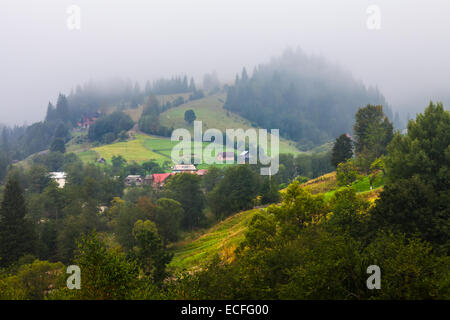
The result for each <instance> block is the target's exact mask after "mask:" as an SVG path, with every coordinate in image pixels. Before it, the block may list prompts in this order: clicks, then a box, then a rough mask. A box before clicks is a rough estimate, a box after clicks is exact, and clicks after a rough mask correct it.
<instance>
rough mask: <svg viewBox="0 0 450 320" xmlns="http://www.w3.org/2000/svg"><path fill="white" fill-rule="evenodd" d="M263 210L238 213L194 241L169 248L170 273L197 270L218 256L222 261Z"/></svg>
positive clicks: (239, 241) (182, 242) (185, 241)
mask: <svg viewBox="0 0 450 320" xmlns="http://www.w3.org/2000/svg"><path fill="white" fill-rule="evenodd" d="M259 210H263V209H252V210H249V211H243V212H239V213H237V214H235V215H233V216H231V217H229V218H227V219H226V220H224V221H222V222H220V223H218V224H217V225H215V226H213V227H212V228H210V229H209V230H207V231H206V232H205V233H204V234H203V235H201V236H199V237H198V238H196V239H193V240H192V239H191V240H184V241H181V242H178V243H176V244H174V245H173V246H171V248H170V250H171V251H172V252H173V253H174V257H173V259H172V261H171V263H170V264H169V268H170V269H171V270H172V271H181V270H189V269H193V268H199V267H202V266H204V265H205V264H207V263H208V262H209V261H211V259H212V258H213V257H214V256H215V255H216V254H219V256H221V257H222V258H223V259H226V258H229V256H230V254H232V252H233V251H234V249H235V248H236V247H237V246H238V245H239V243H241V242H242V240H243V239H244V235H245V231H246V230H247V226H248V224H249V222H250V220H251V219H252V217H253V216H254V215H255V214H256V213H257V212H258V211H259Z"/></svg>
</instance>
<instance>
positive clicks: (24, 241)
mask: <svg viewBox="0 0 450 320" xmlns="http://www.w3.org/2000/svg"><path fill="white" fill-rule="evenodd" d="M26 211H27V210H26V206H25V198H24V196H23V191H22V188H21V187H20V185H19V181H18V180H17V178H16V177H10V178H9V180H8V182H7V184H6V186H5V191H4V194H3V201H2V204H1V208H0V258H1V260H0V266H8V265H10V264H11V263H13V262H15V261H17V260H18V259H19V258H20V257H22V256H24V255H25V254H32V253H33V252H34V243H35V234H34V229H33V226H32V225H31V223H30V222H28V221H27V220H26V219H25V214H26Z"/></svg>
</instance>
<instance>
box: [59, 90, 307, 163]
mask: <svg viewBox="0 0 450 320" xmlns="http://www.w3.org/2000/svg"><path fill="white" fill-rule="evenodd" d="M178 96H179V95H168V96H158V99H159V100H160V101H161V102H165V101H171V100H173V99H175V98H176V97H178ZM225 99H226V95H225V94H216V95H212V96H208V97H205V98H202V99H198V100H195V101H190V102H187V103H185V104H182V105H180V106H178V107H174V108H171V109H169V110H167V111H165V112H164V113H162V114H161V117H160V120H161V124H162V125H164V126H167V127H173V128H186V129H188V130H189V131H190V132H191V134H192V135H193V125H192V124H188V123H187V122H186V121H185V120H184V113H185V111H186V110H189V109H192V110H194V112H195V114H196V116H197V120H201V121H202V122H203V123H202V124H203V132H205V131H206V130H207V129H209V128H216V129H219V130H221V131H222V132H225V131H226V129H238V128H242V129H244V130H247V129H249V128H252V125H251V123H250V122H249V121H247V120H246V119H244V118H242V117H240V116H238V115H236V114H233V113H231V112H228V111H226V110H224V109H223V104H224V101H225ZM142 108H143V107H142V106H140V107H139V108H136V109H128V110H125V111H124V112H125V113H127V114H128V115H130V116H131V117H132V118H133V120H134V121H138V120H139V117H140V114H141V113H142ZM132 131H133V134H132V138H131V139H130V140H128V141H122V142H115V143H112V144H108V145H102V146H98V147H94V146H92V144H90V143H89V142H84V143H82V144H76V143H74V142H73V141H72V142H69V143H68V145H67V151H68V152H74V153H76V154H77V155H78V156H79V157H80V158H81V159H82V160H83V162H93V161H95V160H96V159H99V158H100V157H102V158H104V159H106V160H107V161H110V160H111V159H112V157H113V156H116V155H121V156H122V157H124V158H125V159H126V160H127V161H136V162H138V163H142V162H144V161H148V160H156V161H158V162H160V163H162V162H164V161H171V151H172V148H173V147H174V146H175V145H177V144H178V142H172V141H171V140H170V138H168V137H159V136H152V135H147V134H144V133H139V132H137V133H135V131H134V130H132ZM81 135H82V134H81V133H79V132H77V133H74V139H73V140H76V139H75V138H79V137H80V136H81ZM209 144H210V143H209V142H204V143H203V148H205V147H206V146H207V145H209ZM269 146H270V135H269ZM279 148H280V149H279V152H280V153H292V154H298V153H301V151H299V150H298V149H297V148H296V147H295V143H294V142H293V141H289V140H286V139H283V138H280V145H279ZM192 153H193V154H197V153H198V151H196V150H194V149H192ZM268 153H269V154H270V153H271V150H270V147H269V150H268ZM214 156H217V154H215V155H214ZM206 167H208V165H206V164H202V165H199V168H206Z"/></svg>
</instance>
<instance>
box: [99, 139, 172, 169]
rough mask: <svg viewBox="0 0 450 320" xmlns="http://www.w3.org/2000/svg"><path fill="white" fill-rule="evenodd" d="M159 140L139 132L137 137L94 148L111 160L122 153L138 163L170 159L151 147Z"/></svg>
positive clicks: (126, 158) (126, 157)
mask: <svg viewBox="0 0 450 320" xmlns="http://www.w3.org/2000/svg"><path fill="white" fill-rule="evenodd" d="M158 140H159V139H157V138H153V137H151V136H146V135H141V134H138V135H136V138H135V139H132V140H129V141H124V142H117V143H113V144H108V145H104V146H100V147H97V148H93V149H92V150H93V151H94V152H96V153H97V154H98V155H99V156H101V157H103V158H104V159H105V160H107V161H110V160H111V159H112V157H113V156H117V155H121V156H122V157H123V158H125V160H127V161H136V162H138V163H142V162H144V161H148V160H156V161H158V162H162V161H164V160H169V159H168V158H167V157H166V156H164V155H161V154H159V153H156V152H154V151H153V150H152V149H151V148H150V147H149V146H150V145H151V144H152V142H153V141H157V143H158ZM169 142H170V140H169Z"/></svg>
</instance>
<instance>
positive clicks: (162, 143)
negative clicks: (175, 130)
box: [77, 134, 226, 169]
mask: <svg viewBox="0 0 450 320" xmlns="http://www.w3.org/2000/svg"><path fill="white" fill-rule="evenodd" d="M179 143H180V142H178V141H171V140H170V139H169V138H165V137H157V136H151V135H146V134H137V135H136V136H135V139H132V140H129V141H124V142H116V143H113V144H109V145H103V146H100V147H96V148H93V149H91V150H89V151H85V150H80V151H79V152H77V154H78V156H80V158H81V159H82V160H83V161H84V162H92V161H95V160H96V159H98V158H100V157H103V158H104V159H105V160H106V161H111V159H112V157H113V156H117V155H121V156H122V157H124V158H125V159H126V160H127V161H129V162H130V161H136V162H137V163H142V162H145V161H149V160H155V161H157V162H159V163H162V162H164V161H171V153H172V148H173V147H175V146H176V145H178V144H179ZM208 145H210V142H204V143H203V144H202V148H203V150H204V148H205V147H206V146H208ZM181 146H182V145H181ZM186 148H187V149H189V147H188V146H187V147H186ZM191 154H194V155H197V154H198V155H199V154H200V152H199V150H197V149H195V148H194V145H193V144H192V145H191V151H190V152H189V151H188V152H187V155H185V156H186V160H190V155H191ZM212 155H213V156H214V157H216V156H217V152H214V153H212ZM217 166H219V167H221V166H226V164H217ZM207 167H209V165H208V164H206V163H204V164H200V165H198V168H199V169H205V168H207Z"/></svg>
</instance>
